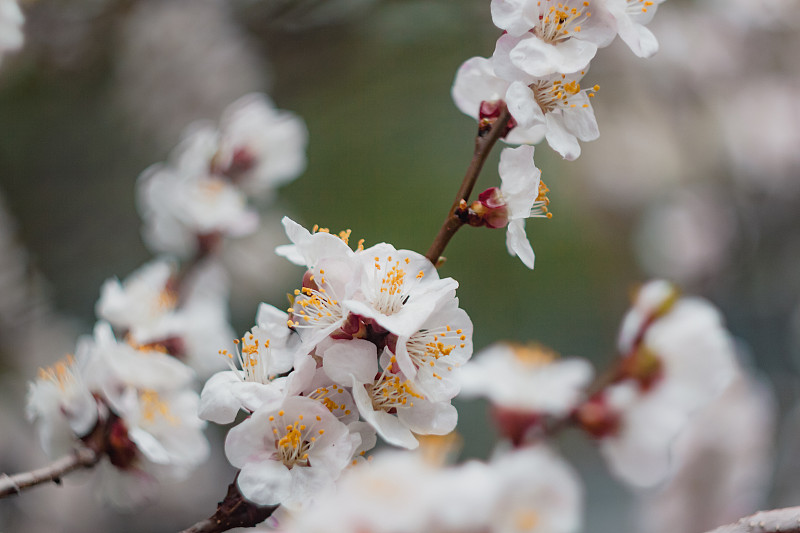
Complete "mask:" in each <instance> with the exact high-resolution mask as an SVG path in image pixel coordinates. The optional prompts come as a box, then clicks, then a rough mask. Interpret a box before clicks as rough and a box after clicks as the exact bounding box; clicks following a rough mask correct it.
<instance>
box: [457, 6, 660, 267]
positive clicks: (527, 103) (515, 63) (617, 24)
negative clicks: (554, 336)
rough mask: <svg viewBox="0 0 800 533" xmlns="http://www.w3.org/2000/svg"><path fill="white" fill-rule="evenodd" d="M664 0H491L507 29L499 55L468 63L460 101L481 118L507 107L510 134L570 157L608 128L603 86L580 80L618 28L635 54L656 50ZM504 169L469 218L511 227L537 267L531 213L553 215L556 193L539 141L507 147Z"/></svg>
mask: <svg viewBox="0 0 800 533" xmlns="http://www.w3.org/2000/svg"><path fill="white" fill-rule="evenodd" d="M662 1H663V0H656V1H650V0H492V3H491V9H492V19H493V21H494V24H495V25H496V26H497V27H498V28H500V29H501V30H503V34H502V36H501V37H500V38H499V39H498V40H497V44H496V47H495V51H494V54H493V55H492V57H491V58H483V57H473V58H471V59H469V60H467V61H466V62H465V63H464V64H463V65H462V66H461V68H460V69H459V70H458V73H457V74H456V79H455V82H454V83H453V89H452V96H453V100H454V101H455V104H456V106H457V107H458V108H459V109H460V110H461V111H462V112H463V113H465V114H467V115H469V116H471V117H473V118H475V119H477V120H479V121H480V123H481V125H484V124H491V123H493V122H496V121H497V120H499V119H500V117H503V116H506V117H508V116H509V115H504V114H503V111H504V110H505V109H507V110H508V113H509V114H510V118H509V119H508V122H507V124H503V125H501V126H502V127H504V128H505V130H506V131H504V134H505V135H504V136H505V139H506V141H507V142H509V143H512V144H522V145H532V144H536V143H539V142H540V141H542V140H543V139H546V140H547V143H548V144H549V145H550V146H551V147H552V148H553V149H554V150H555V151H556V152H558V153H559V154H561V156H562V157H564V158H565V159H567V160H574V159H577V158H578V156H580V153H581V147H580V144H579V142H578V141H583V142H586V141H592V140H594V139H597V138H598V136H599V135H600V131H599V129H598V126H597V121H596V120H595V116H594V111H593V109H592V104H591V100H592V98H593V97H594V96H595V93H597V91H598V90H599V89H600V87H599V86H597V85H592V86H589V87H588V88H585V87H583V88H582V87H581V81H582V80H583V77H584V76H585V75H586V73H587V71H588V70H589V63H590V62H591V60H592V59H593V58H594V56H595V54H596V53H597V50H598V48H601V47H604V46H607V45H609V44H610V43H611V42H612V41H613V40H614V38H615V36H616V35H619V36H620V38H622V40H623V41H625V43H626V44H628V46H630V48H631V49H632V50H633V51H634V53H636V55H638V56H640V57H649V56H651V55H652V54H654V53H655V52H656V51H657V50H658V42H657V41H656V39H655V37H654V36H653V34H652V33H651V32H650V30H648V29H647V28H646V27H645V26H644V25H645V24H647V23H648V22H650V20H651V18H652V17H653V14H654V13H655V10H656V7H657V4H659V3H661V2H662ZM523 148H524V149H523ZM499 172H500V177H501V180H502V182H503V185H502V186H501V187H500V189H497V188H492V189H489V190H487V191H485V192H484V193H482V194H481V197H480V199H479V200H478V201H477V202H475V203H473V204H472V206H471V207H470V215H471V216H472V220H470V223H472V224H474V225H481V224H483V225H487V226H489V227H493V228H497V227H505V226H506V225H507V226H508V236H507V240H506V244H507V246H508V251H509V253H511V254H512V255H517V256H519V258H520V259H521V260H522V262H523V263H524V264H525V265H526V266H527V267H528V268H533V263H534V261H533V259H534V255H533V249H532V248H531V245H530V243H529V242H528V240H527V237H526V234H525V226H524V224H525V219H526V218H529V217H532V216H533V217H535V216H549V212H548V210H547V205H548V203H549V200H548V199H547V196H546V193H547V187H546V186H544V183H543V182H541V181H540V174H541V173H540V172H539V170H538V169H537V168H536V166H535V165H534V162H533V149H532V147H530V148H528V147H526V146H521V147H519V148H516V149H513V148H506V149H505V150H504V151H503V154H502V156H501V163H500V169H499Z"/></svg>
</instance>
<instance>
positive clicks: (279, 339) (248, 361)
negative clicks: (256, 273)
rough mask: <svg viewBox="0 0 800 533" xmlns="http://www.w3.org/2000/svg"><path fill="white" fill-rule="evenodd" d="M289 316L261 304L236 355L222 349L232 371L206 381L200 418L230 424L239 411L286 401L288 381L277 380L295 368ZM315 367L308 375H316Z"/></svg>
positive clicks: (305, 379)
mask: <svg viewBox="0 0 800 533" xmlns="http://www.w3.org/2000/svg"><path fill="white" fill-rule="evenodd" d="M287 316H288V315H286V313H283V312H282V311H280V310H278V309H276V308H274V307H272V306H270V305H267V304H261V306H260V307H259V311H258V316H257V318H256V322H257V325H256V326H255V327H254V328H252V329H251V330H250V332H249V333H247V334H245V335H244V336H243V337H242V339H241V341H235V344H236V349H235V355H234V353H231V352H229V351H227V350H220V354H221V355H223V356H225V357H227V358H228V364H229V366H230V370H227V371H223V372H218V373H216V374H214V375H213V376H211V378H210V379H209V380H208V381H207V382H206V384H205V386H204V387H203V391H202V393H201V395H200V407H199V414H200V417H201V418H203V419H204V420H210V421H212V422H215V423H217V424H229V423H231V422H233V421H234V420H235V418H236V414H237V413H238V412H239V411H240V410H245V411H247V412H252V411H255V410H256V409H258V408H259V407H261V406H262V405H265V404H272V403H274V402H279V401H281V400H282V399H283V398H284V396H285V388H286V383H285V382H286V379H282V378H278V379H276V376H277V375H278V374H281V373H284V372H288V371H289V370H290V369H291V368H292V366H293V364H294V361H293V356H292V354H293V352H294V350H295V346H294V342H293V339H292V337H291V336H290V335H289V333H290V331H289V329H288V328H287V327H286V320H287ZM234 360H235V361H234ZM312 363H313V361H312ZM306 366H307V365H301V368H303V370H302V373H306V372H307V371H306V370H305V367H306ZM313 366H314V365H312V366H311V368H310V369H308V372H313ZM308 380H310V377H309V378H303V381H304V382H305V381H308Z"/></svg>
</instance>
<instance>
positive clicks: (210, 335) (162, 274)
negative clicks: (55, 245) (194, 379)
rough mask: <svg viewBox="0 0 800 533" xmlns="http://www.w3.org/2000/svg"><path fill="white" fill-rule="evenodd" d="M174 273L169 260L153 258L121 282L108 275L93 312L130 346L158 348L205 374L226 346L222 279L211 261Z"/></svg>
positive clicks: (213, 367)
mask: <svg viewBox="0 0 800 533" xmlns="http://www.w3.org/2000/svg"><path fill="white" fill-rule="evenodd" d="M177 274H178V273H177V271H176V268H175V266H174V264H172V263H170V262H169V261H167V260H155V261H152V262H150V263H148V264H146V265H144V266H143V267H141V268H140V269H138V270H137V271H135V272H134V273H133V274H131V275H130V276H129V277H128V278H127V279H126V280H125V281H124V282H122V283H120V281H119V280H117V279H109V280H107V281H106V282H105V283H104V284H103V287H102V289H101V294H100V299H99V300H98V302H97V305H96V306H95V307H96V312H97V315H98V316H99V317H100V318H102V319H105V320H108V321H109V322H110V323H111V324H112V325H113V326H114V327H116V328H117V329H118V330H119V331H121V332H123V333H124V334H125V336H126V337H127V339H128V340H129V342H131V343H132V344H135V345H137V346H150V347H154V348H160V349H163V350H165V351H166V352H167V353H169V354H170V355H172V356H174V357H177V358H179V359H181V360H182V361H183V362H185V363H186V364H188V365H189V366H190V367H192V368H193V369H194V370H195V371H197V373H198V375H200V376H201V377H207V376H208V375H210V374H211V373H213V372H215V371H217V370H220V369H222V368H223V367H224V366H225V363H224V361H223V359H222V358H220V357H218V356H217V353H218V352H219V351H220V350H223V349H229V348H231V338H232V337H233V330H232V329H231V327H230V325H229V324H228V311H227V302H228V278H227V275H226V273H225V271H224V269H222V268H221V267H220V266H219V265H218V264H216V263H214V262H213V261H204V262H201V263H198V264H197V265H196V266H195V268H193V269H192V271H191V272H190V273H189V275H188V276H186V278H185V279H183V280H180V281H179V280H178V278H177Z"/></svg>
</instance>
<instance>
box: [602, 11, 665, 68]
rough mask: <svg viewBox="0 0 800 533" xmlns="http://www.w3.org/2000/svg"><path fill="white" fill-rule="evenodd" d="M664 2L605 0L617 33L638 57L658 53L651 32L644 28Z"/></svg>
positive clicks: (656, 42)
mask: <svg viewBox="0 0 800 533" xmlns="http://www.w3.org/2000/svg"><path fill="white" fill-rule="evenodd" d="M663 1H664V0H606V7H607V8H608V11H609V12H610V13H611V15H612V16H613V17H614V19H615V20H616V22H617V33H618V34H619V36H620V39H622V40H623V41H624V42H625V44H627V45H628V46H629V47H630V49H631V50H632V51H633V53H634V54H636V55H637V56H639V57H650V56H652V55H653V54H655V53H656V52H657V51H658V41H657V40H656V37H655V35H653V32H651V31H650V30H648V29H647V28H645V27H644V25H645V24H648V23H649V22H650V21H651V20H652V19H653V15H655V13H656V8H657V7H658V4H660V3H661V2H663Z"/></svg>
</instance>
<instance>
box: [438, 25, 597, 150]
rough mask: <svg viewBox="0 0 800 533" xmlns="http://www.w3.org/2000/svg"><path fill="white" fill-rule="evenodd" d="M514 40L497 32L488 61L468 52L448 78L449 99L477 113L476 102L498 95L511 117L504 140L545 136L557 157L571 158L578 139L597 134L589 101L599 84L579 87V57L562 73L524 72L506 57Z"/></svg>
mask: <svg viewBox="0 0 800 533" xmlns="http://www.w3.org/2000/svg"><path fill="white" fill-rule="evenodd" d="M515 43H516V38H514V37H511V36H510V35H506V36H503V37H501V38H500V40H498V41H497V47H496V49H495V53H494V56H493V57H492V60H491V61H490V60H488V59H484V58H481V57H473V58H472V59H470V60H468V61H467V62H465V63H464V64H463V65H462V66H461V68H460V69H459V71H458V74H457V75H456V79H455V82H454V83H453V89H452V95H453V100H454V101H455V103H456V105H457V106H458V108H459V109H460V110H461V111H462V112H463V113H465V114H467V115H469V116H471V117H474V118H479V112H480V109H481V102H493V101H503V102H505V103H506V104H507V106H508V111H509V112H510V113H511V116H512V117H513V119H514V121H515V125H514V127H513V128H512V129H511V131H510V132H509V134H508V135H507V136H506V139H505V140H506V141H507V142H509V143H512V144H536V143H538V142H539V141H541V140H542V138H547V142H548V144H549V145H550V146H551V147H552V148H553V149H554V150H555V151H557V152H558V153H559V154H561V156H562V157H564V158H566V159H568V160H574V159H577V157H578V156H579V155H580V153H581V150H580V145H579V144H578V140H582V141H592V140H595V139H597V137H598V136H599V135H600V132H599V129H598V127H597V121H596V119H595V117H594V111H593V109H592V106H591V103H590V99H591V98H592V97H593V96H594V93H595V92H596V91H597V90H598V89H599V87H598V86H594V87H592V88H590V89H582V88H581V85H580V83H579V82H580V79H581V78H582V77H583V75H584V74H585V73H586V68H587V65H586V64H585V63H584V64H581V65H578V66H577V67H575V70H573V71H570V73H568V74H567V73H564V74H550V75H545V76H540V77H537V76H532V75H530V74H527V73H526V72H524V71H522V70H520V69H519V68H518V67H517V66H516V65H514V64H513V63H512V61H511V57H510V55H509V54H510V52H511V50H512V49H513V46H514V44H515Z"/></svg>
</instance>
